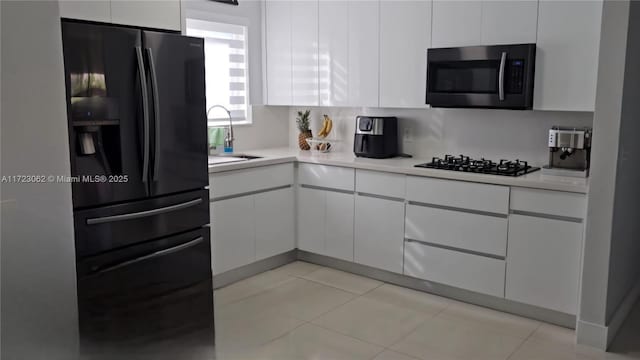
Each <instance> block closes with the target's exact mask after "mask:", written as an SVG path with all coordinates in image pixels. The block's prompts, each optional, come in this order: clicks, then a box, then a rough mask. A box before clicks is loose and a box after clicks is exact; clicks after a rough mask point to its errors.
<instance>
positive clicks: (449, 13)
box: [431, 0, 497, 48]
mask: <svg viewBox="0 0 640 360" xmlns="http://www.w3.org/2000/svg"><path fill="white" fill-rule="evenodd" d="M496 25H497V24H496ZM481 27H482V1H478V0H476V1H457V0H435V1H434V2H433V30H432V31H433V33H432V38H431V41H432V47H434V48H440V47H453V46H471V45H480V44H481V41H482V39H481V32H480V28H481Z"/></svg>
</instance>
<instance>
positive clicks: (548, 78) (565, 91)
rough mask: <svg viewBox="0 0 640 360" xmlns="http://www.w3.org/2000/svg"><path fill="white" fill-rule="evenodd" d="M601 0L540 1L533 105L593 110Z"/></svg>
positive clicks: (572, 109) (541, 107)
mask: <svg viewBox="0 0 640 360" xmlns="http://www.w3.org/2000/svg"><path fill="white" fill-rule="evenodd" d="M601 22H602V1H596V0H594V1H540V4H539V9H538V37H537V44H538V49H537V52H536V74H535V77H536V78H535V86H534V87H535V89H534V96H533V108H534V109H536V110H568V111H593V110H594V107H595V99H596V82H597V74H598V52H599V47H600V25H601Z"/></svg>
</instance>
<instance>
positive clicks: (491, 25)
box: [481, 0, 538, 45]
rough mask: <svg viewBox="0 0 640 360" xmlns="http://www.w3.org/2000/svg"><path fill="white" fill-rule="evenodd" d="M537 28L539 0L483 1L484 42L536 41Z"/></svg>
mask: <svg viewBox="0 0 640 360" xmlns="http://www.w3.org/2000/svg"><path fill="white" fill-rule="evenodd" d="M537 30H538V1H537V0H534V1H531V0H484V1H482V31H481V37H482V39H481V43H482V44H484V45H499V44H522V43H535V42H536V32H537Z"/></svg>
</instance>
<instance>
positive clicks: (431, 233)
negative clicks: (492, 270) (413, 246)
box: [405, 204, 508, 257]
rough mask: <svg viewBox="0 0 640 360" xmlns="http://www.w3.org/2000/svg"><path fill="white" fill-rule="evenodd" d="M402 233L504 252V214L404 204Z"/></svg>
mask: <svg viewBox="0 0 640 360" xmlns="http://www.w3.org/2000/svg"><path fill="white" fill-rule="evenodd" d="M405 222H406V223H405V237H406V238H408V239H413V240H420V241H425V242H428V243H431V244H438V245H443V246H448V247H454V248H459V249H465V250H471V251H475V252H480V253H485V254H491V255H497V256H502V257H505V256H506V255H507V231H508V230H507V224H508V220H507V218H506V217H504V218H501V217H497V216H487V215H479V214H472V213H466V212H460V211H453V210H444V209H437V208H431V207H426V206H418V205H411V204H409V205H407V214H406V217H405Z"/></svg>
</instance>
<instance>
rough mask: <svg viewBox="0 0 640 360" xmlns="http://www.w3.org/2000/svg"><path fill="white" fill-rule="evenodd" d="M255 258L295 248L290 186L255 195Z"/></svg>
mask: <svg viewBox="0 0 640 360" xmlns="http://www.w3.org/2000/svg"><path fill="white" fill-rule="evenodd" d="M254 200H255V222H256V227H255V229H256V260H261V259H264V258H268V257H270V256H274V255H278V254H281V253H284V252H287V251H289V250H292V249H295V247H296V241H295V224H294V216H295V215H294V210H293V205H294V194H293V188H292V187H289V188H286V189H280V190H273V191H267V192H264V193H259V194H256V195H255V199H254Z"/></svg>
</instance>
